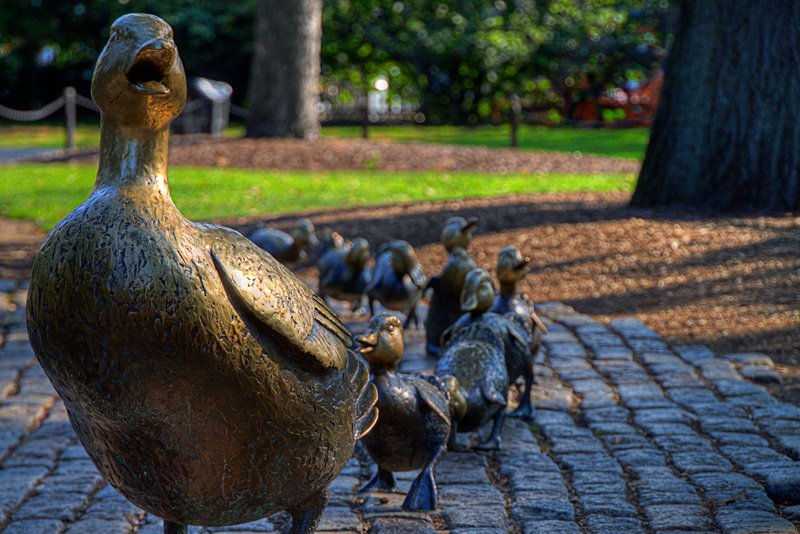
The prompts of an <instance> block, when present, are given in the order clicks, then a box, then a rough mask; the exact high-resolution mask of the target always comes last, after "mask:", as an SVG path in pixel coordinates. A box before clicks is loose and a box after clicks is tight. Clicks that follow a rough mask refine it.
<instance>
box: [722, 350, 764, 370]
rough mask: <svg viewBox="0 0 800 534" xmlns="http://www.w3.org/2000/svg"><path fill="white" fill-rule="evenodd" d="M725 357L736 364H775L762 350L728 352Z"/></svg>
mask: <svg viewBox="0 0 800 534" xmlns="http://www.w3.org/2000/svg"><path fill="white" fill-rule="evenodd" d="M723 357H724V358H725V359H726V360H728V361H731V362H733V363H734V364H736V365H763V366H765V367H773V366H774V365H775V364H774V363H773V361H772V358H770V357H769V356H767V355H766V354H761V353H760V352H737V353H733V354H726V355H725V356H723Z"/></svg>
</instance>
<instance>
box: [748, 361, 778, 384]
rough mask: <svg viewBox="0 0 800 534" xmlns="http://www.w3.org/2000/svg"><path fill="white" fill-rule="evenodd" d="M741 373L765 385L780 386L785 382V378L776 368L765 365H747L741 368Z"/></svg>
mask: <svg viewBox="0 0 800 534" xmlns="http://www.w3.org/2000/svg"><path fill="white" fill-rule="evenodd" d="M739 373H741V375H742V376H743V377H745V378H747V379H749V380H752V381H753V382H756V383H757V384H763V385H765V386H771V385H775V386H779V385H781V384H783V378H781V375H780V373H778V371H776V370H775V369H772V368H770V367H766V366H763V365H745V366H743V367H740V368H739Z"/></svg>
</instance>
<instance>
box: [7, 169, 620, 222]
mask: <svg viewBox="0 0 800 534" xmlns="http://www.w3.org/2000/svg"><path fill="white" fill-rule="evenodd" d="M95 172H96V167H95V166H93V165H73V164H64V163H50V164H18V165H7V166H0V216H5V217H12V218H16V219H26V220H31V221H34V222H35V223H36V224H37V225H39V226H40V227H42V228H44V229H46V230H49V229H51V228H52V227H53V226H55V224H56V223H57V222H58V221H59V220H61V219H62V218H64V217H65V216H66V215H67V214H68V213H69V212H70V211H72V210H73V209H74V208H75V207H76V206H77V205H78V204H80V203H81V202H83V201H84V200H85V199H86V198H87V196H88V195H89V192H90V190H91V188H92V184H93V183H94V176H95ZM633 183H634V176H633V175H626V174H599V175H587V174H582V175H571V174H543V175H531V174H508V175H502V176H498V175H490V174H484V173H451V174H442V173H439V172H400V173H387V172H380V171H332V172H289V171H254V170H243V169H218V168H193V167H173V168H172V169H171V170H170V186H171V189H172V194H173V198H174V200H175V203H176V204H177V206H178V208H180V209H181V211H183V213H184V214H185V215H186V216H187V217H189V218H191V219H196V220H208V219H224V218H232V217H242V216H251V215H261V214H276V213H289V212H295V211H305V210H315V209H323V208H347V207H354V206H365V205H379V204H394V203H403V202H415V201H424V200H445V199H456V198H476V197H491V196H500V195H509V194H514V193H540V192H557V191H630V190H631V189H632V187H633Z"/></svg>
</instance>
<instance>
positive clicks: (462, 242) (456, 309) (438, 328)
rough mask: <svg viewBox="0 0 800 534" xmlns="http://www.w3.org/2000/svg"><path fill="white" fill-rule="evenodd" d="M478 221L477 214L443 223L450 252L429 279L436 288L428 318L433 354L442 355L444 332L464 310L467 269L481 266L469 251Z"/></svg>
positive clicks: (428, 340)
mask: <svg viewBox="0 0 800 534" xmlns="http://www.w3.org/2000/svg"><path fill="white" fill-rule="evenodd" d="M477 224H478V219H477V218H475V217H472V218H470V219H469V220H467V219H464V218H463V217H450V218H449V219H447V221H445V223H444V226H443V227H442V236H441V241H442V245H444V247H445V249H446V250H447V252H448V253H449V254H450V255H449V257H448V260H447V263H446V264H445V266H444V268H443V269H442V272H440V273H439V274H438V275H436V276H432V277H431V278H430V280H428V285H427V287H426V291H427V289H430V290H431V291H432V294H431V300H430V306H429V307H428V316H427V318H426V319H425V337H426V344H425V351H426V352H427V353H428V355H430V356H437V357H438V356H439V355H440V354H441V352H442V347H441V346H440V345H439V341H440V339H441V336H442V333H443V332H444V331H445V330H446V329H447V328H448V327H449V326H450V325H451V324H453V323H454V322H455V321H456V320H457V319H458V318H459V317H460V316H461V314H462V313H463V312H462V311H461V308H460V305H459V299H460V298H461V289H462V287H463V286H464V279H465V278H466V276H467V273H468V272H470V271H471V270H472V269H474V268H475V267H477V266H476V265H475V262H474V261H472V259H471V258H470V257H469V255H468V254H467V248H468V247H469V243H470V241H471V240H472V232H473V230H474V229H475V226H476V225H477Z"/></svg>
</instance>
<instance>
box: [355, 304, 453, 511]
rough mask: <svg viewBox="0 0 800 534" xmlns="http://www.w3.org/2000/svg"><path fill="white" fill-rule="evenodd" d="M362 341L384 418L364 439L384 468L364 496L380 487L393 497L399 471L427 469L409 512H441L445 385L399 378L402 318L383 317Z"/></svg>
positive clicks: (445, 436) (416, 484)
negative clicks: (437, 476) (438, 473)
mask: <svg viewBox="0 0 800 534" xmlns="http://www.w3.org/2000/svg"><path fill="white" fill-rule="evenodd" d="M357 340H358V342H359V344H360V345H361V349H360V351H361V354H362V356H364V358H366V360H367V361H368V362H369V365H370V369H371V370H372V373H373V374H374V378H373V383H374V384H375V386H376V387H377V389H378V411H379V413H380V414H381V415H380V418H379V419H378V422H377V423H376V425H375V428H373V429H372V431H371V432H370V433H369V434H368V435H367V436H366V437H364V438H363V439H362V442H363V443H364V445H365V446H366V448H367V451H368V452H369V454H370V456H371V457H372V459H373V460H375V463H376V464H377V465H378V473H377V474H376V475H375V477H374V478H373V479H372V480H371V481H370V482H368V483H367V484H366V485H365V486H364V487H363V488H361V490H360V491H361V492H366V491H369V490H371V489H372V488H374V487H378V488H380V489H382V490H385V491H390V490H392V489H394V487H395V480H394V474H393V473H392V472H393V471H411V470H415V469H422V471H421V472H420V474H419V476H417V478H416V479H415V480H414V482H413V483H412V484H411V488H410V489H409V491H408V495H407V496H406V499H405V501H404V502H403V508H404V509H406V510H435V509H436V500H437V495H436V481H435V480H434V477H433V470H434V467H435V466H436V464H437V463H438V461H439V458H440V457H441V455H442V453H443V452H444V451H445V449H446V445H447V439H448V436H449V435H450V407H449V404H448V397H447V392H446V390H445V389H444V385H443V384H442V383H440V382H439V379H438V378H437V377H428V378H427V379H426V378H423V377H420V376H415V375H410V374H405V373H398V372H397V366H398V364H399V362H400V359H401V358H402V357H403V325H402V324H401V322H400V319H399V318H397V316H395V315H392V314H390V313H381V314H379V315H377V316H375V317H373V318H372V319H371V320H370V322H369V326H367V330H366V331H365V332H364V334H363V335H362V336H359V337H358V338H357Z"/></svg>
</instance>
